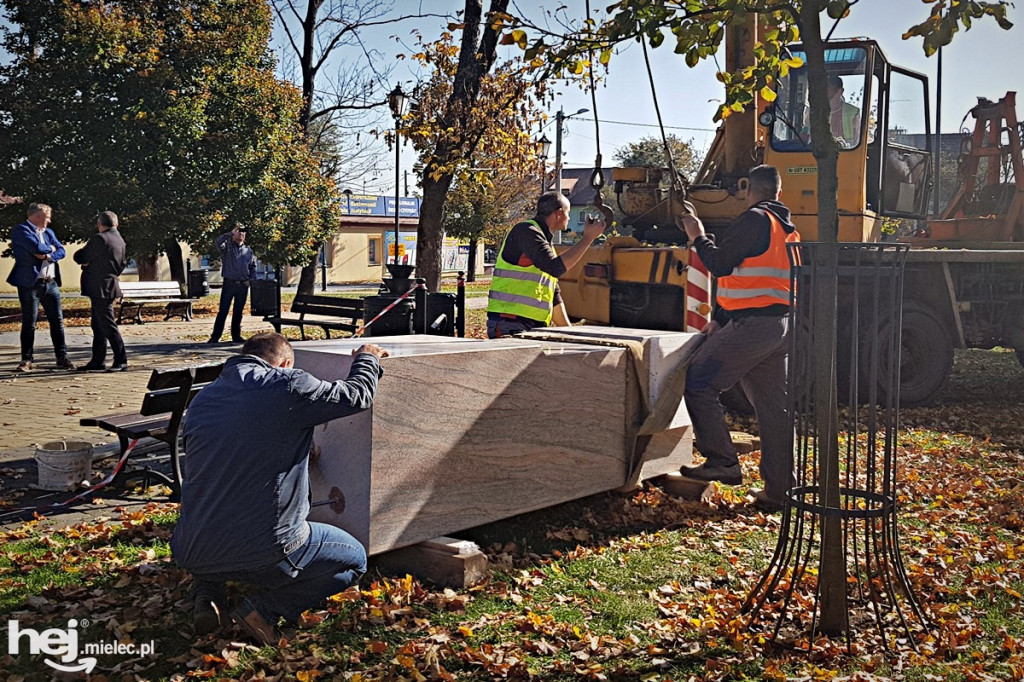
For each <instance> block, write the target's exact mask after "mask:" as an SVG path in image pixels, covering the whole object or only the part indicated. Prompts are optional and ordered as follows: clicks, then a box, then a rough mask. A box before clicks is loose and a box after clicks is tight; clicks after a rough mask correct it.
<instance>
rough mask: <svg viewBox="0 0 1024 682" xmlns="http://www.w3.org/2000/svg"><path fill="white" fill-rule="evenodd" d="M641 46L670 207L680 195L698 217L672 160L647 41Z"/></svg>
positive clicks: (687, 210) (680, 198)
mask: <svg viewBox="0 0 1024 682" xmlns="http://www.w3.org/2000/svg"><path fill="white" fill-rule="evenodd" d="M640 45H641V47H643V51H644V64H645V65H646V66H647V80H648V81H649V82H650V84H651V99H653V100H654V113H655V114H656V115H657V117H658V129H659V130H660V131H661V144H662V146H663V147H664V150H665V159H666V160H667V161H668V172H669V175H670V176H671V178H670V180H671V184H670V185H669V206H670V207H672V208H674V207H675V202H674V201H672V198H673V197H672V195H673V194H678V195H679V201H680V203H681V204H682V206H683V209H684V210H685V211H686V212H687V213H689V214H690V215H694V216H695V215H697V211H696V209H694V207H693V204H691V203H690V202H689V201H687V200H686V197H687V185H688V183H687V181H685V180H684V179H683V178H682V176H680V175H679V172H678V171H677V170H676V163H675V160H674V159H673V158H672V148H671V147H669V145H668V136H667V135H666V134H665V124H664V122H663V121H662V120H661V107H660V106H658V90H657V88H656V87H655V86H654V71H653V70H652V69H651V59H650V56H649V55H648V54H647V41H646V40H644V39H643V38H641V39H640ZM673 217H674V216H673ZM673 222H674V221H673Z"/></svg>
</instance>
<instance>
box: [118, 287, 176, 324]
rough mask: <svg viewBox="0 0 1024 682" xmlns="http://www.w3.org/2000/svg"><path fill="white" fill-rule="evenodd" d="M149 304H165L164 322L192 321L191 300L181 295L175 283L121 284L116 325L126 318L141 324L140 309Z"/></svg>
mask: <svg viewBox="0 0 1024 682" xmlns="http://www.w3.org/2000/svg"><path fill="white" fill-rule="evenodd" d="M150 303H164V304H166V309H165V311H166V314H165V315H164V320H169V319H171V317H181V319H183V320H185V321H186V322H187V321H189V320H191V319H192V299H190V298H185V297H183V296H182V295H181V286H180V285H179V284H178V283H177V282H173V281H172V282H121V299H120V303H119V306H118V310H117V323H118V324H121V319H122V318H124V317H127V318H128V319H129V320H131V321H132V322H134V323H135V324H142V308H143V307H144V306H146V305H147V304H150Z"/></svg>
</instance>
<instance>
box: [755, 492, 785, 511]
mask: <svg viewBox="0 0 1024 682" xmlns="http://www.w3.org/2000/svg"><path fill="white" fill-rule="evenodd" d="M749 494H750V496H751V497H753V498H754V506H755V507H757V508H758V509H760V510H761V511H766V512H769V513H771V514H774V513H775V512H780V511H782V510H783V509H785V508H786V501H785V500H776V499H774V498H771V497H768V493H766V492H765V491H763V490H751V491H750V493H749Z"/></svg>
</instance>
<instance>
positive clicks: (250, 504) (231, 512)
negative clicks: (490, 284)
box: [171, 332, 387, 645]
mask: <svg viewBox="0 0 1024 682" xmlns="http://www.w3.org/2000/svg"><path fill="white" fill-rule="evenodd" d="M354 355H355V359H354V360H353V361H352V367H351V369H350V370H349V374H348V378H347V379H345V380H342V381H335V382H333V383H328V382H326V381H320V380H319V379H317V378H316V377H313V376H311V375H309V374H307V373H306V372H304V371H302V370H301V369H295V368H294V367H293V364H294V362H295V354H294V352H293V351H292V347H291V344H289V343H288V341H287V339H285V338H284V337H283V336H281V335H280V334H276V333H274V332H261V333H259V334H256V335H254V336H253V337H252V338H250V339H249V340H248V341H246V342H245V345H244V346H243V347H242V354H241V355H236V356H235V357H232V358H231V359H229V360H228V361H227V364H226V365H225V367H224V370H223V372H221V374H220V376H219V377H218V378H217V380H216V381H214V382H213V383H212V384H210V385H209V386H207V387H206V388H204V389H203V390H202V391H200V392H199V394H198V395H197V396H196V398H195V400H193V401H192V404H191V405H190V406H189V410H188V414H187V415H186V417H185V429H184V437H185V450H186V452H187V453H188V456H187V457H186V458H185V460H184V466H185V471H184V480H183V481H182V484H181V516H180V517H179V519H178V524H177V527H176V528H175V529H174V537H173V538H172V539H171V552H172V554H173V556H174V560H175V561H176V562H177V563H178V565H179V566H181V567H182V568H184V569H186V570H187V571H189V572H190V573H191V574H192V577H193V579H194V581H195V592H194V600H195V624H196V631H197V632H199V633H205V632H209V631H212V630H213V629H215V628H216V627H218V626H219V625H220V624H221V623H222V619H221V616H220V614H221V613H222V609H223V606H224V583H225V582H226V581H233V582H241V583H245V584H247V585H251V586H252V587H254V588H255V590H254V591H253V592H251V593H249V594H248V595H247V596H246V598H245V599H244V600H243V601H242V603H241V604H240V605H239V606H238V608H237V609H235V610H234V612H232V614H231V618H232V619H233V620H234V621H235V622H236V623H237V624H238V625H239V627H241V628H242V629H243V630H244V631H245V632H246V633H247V634H248V635H249V636H250V637H252V638H253V639H254V640H256V641H258V642H260V643H261V644H264V645H271V644H275V643H276V642H277V635H276V633H275V631H274V625H275V624H276V623H277V621H278V619H280V618H284V619H285V620H288V621H294V620H295V619H296V618H298V617H299V615H300V614H301V613H302V612H303V611H305V610H306V609H309V608H313V607H314V606H316V605H317V604H319V603H320V602H322V601H323V600H324V599H326V598H327V597H329V596H331V595H332V594H337V593H338V592H343V591H345V590H346V589H348V587H349V586H350V585H352V584H353V583H355V582H356V581H357V580H359V578H360V577H362V575H363V573H364V572H365V571H366V551H365V550H364V549H363V547H362V546H361V545H360V544H359V541H358V540H356V539H355V538H354V537H352V536H351V535H349V534H348V533H346V532H345V531H343V530H341V529H340V528H336V527H334V526H330V525H327V524H323V523H310V522H308V521H307V520H306V517H307V516H308V515H309V508H310V504H309V449H310V445H311V443H312V441H313V428H314V427H315V426H317V425H319V424H324V423H326V422H329V421H331V420H333V419H337V418H339V417H344V416H347V415H351V414H355V413H356V412H360V411H362V410H365V409H368V408H369V407H370V406H371V405H372V404H373V397H374V395H375V393H376V392H377V381H378V379H379V378H380V376H381V374H382V373H383V372H382V370H381V368H380V362H379V360H380V358H384V357H387V351H385V350H384V349H382V348H379V347H378V346H374V345H364V346H361V347H359V348H358V349H357V350H356V351H355V352H354Z"/></svg>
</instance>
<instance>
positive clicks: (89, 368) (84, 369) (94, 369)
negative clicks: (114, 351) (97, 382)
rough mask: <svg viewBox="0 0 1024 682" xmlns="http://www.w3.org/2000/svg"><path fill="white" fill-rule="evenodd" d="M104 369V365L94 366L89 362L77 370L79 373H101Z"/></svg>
mask: <svg viewBox="0 0 1024 682" xmlns="http://www.w3.org/2000/svg"><path fill="white" fill-rule="evenodd" d="M105 369H106V366H104V365H94V364H92V363H91V362H87V363H86V364H84V365H82V366H81V367H79V368H78V371H79V372H102V371H103V370H105Z"/></svg>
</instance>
